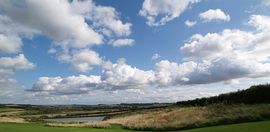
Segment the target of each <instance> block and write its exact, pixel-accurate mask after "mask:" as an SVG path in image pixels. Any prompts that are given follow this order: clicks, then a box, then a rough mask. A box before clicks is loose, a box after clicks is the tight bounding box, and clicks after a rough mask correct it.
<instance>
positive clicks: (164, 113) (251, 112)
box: [106, 104, 270, 130]
mask: <svg viewBox="0 0 270 132" xmlns="http://www.w3.org/2000/svg"><path fill="white" fill-rule="evenodd" d="M266 119H270V104H258V105H224V104H214V105H209V106H204V107H202V106H198V107H178V108H166V109H163V110H160V111H155V112H146V113H144V114H143V113H141V114H134V115H129V116H123V117H116V118H112V119H109V120H107V121H106V122H107V123H117V124H122V125H123V126H124V127H125V128H128V129H134V130H180V129H188V128H195V127H203V126H211V125H218V124H230V123H238V122H248V121H258V120H266Z"/></svg>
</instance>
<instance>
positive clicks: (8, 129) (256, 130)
mask: <svg viewBox="0 0 270 132" xmlns="http://www.w3.org/2000/svg"><path fill="white" fill-rule="evenodd" d="M269 130H270V121H261V122H250V123H241V124H233V125H222V126H213V127H205V128H197V129H191V130H185V131H179V132H268V131H269ZM128 131H131V130H126V129H123V128H121V127H120V126H119V125H113V126H112V127H111V128H109V129H96V128H70V127H68V128H67V127H49V126H44V125H42V124H33V123H32V124H18V123H0V132H128Z"/></svg>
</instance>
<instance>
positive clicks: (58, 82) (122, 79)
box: [32, 59, 154, 94]
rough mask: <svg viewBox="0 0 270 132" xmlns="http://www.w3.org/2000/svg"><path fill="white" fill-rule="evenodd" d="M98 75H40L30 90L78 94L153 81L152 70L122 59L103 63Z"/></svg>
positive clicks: (135, 86) (123, 87) (131, 86)
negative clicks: (101, 70) (134, 65)
mask: <svg viewBox="0 0 270 132" xmlns="http://www.w3.org/2000/svg"><path fill="white" fill-rule="evenodd" d="M103 67H104V71H103V72H102V75H100V76H93V75H90V76H85V75H80V76H70V77H66V78H62V77H40V78H39V79H38V81H37V82H36V83H35V84H34V85H33V87H32V91H46V92H49V93H51V94H80V93H87V92H91V91H93V90H98V89H99V90H109V91H110V90H118V89H138V88H141V87H145V86H148V84H149V83H150V82H152V81H153V78H152V77H154V73H153V71H143V70H140V69H137V68H136V67H131V66H130V65H127V64H126V63H125V61H124V60H123V59H120V60H118V62H117V63H115V64H112V63H111V62H107V63H105V64H104V66H103Z"/></svg>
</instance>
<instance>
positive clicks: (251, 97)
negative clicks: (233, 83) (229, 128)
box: [176, 84, 270, 106]
mask: <svg viewBox="0 0 270 132" xmlns="http://www.w3.org/2000/svg"><path fill="white" fill-rule="evenodd" d="M215 103H224V104H240V103H243V104H255V103H270V84H264V85H256V86H251V87H250V88H248V89H246V90H239V91H237V92H231V93H226V94H220V95H218V96H213V97H208V98H200V99H195V100H188V101H180V102H177V103H176V104H177V105H182V106H205V105H208V104H215Z"/></svg>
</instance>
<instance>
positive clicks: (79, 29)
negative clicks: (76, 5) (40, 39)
mask: <svg viewBox="0 0 270 132" xmlns="http://www.w3.org/2000/svg"><path fill="white" fill-rule="evenodd" d="M0 7H1V9H2V10H3V12H4V13H5V14H4V15H6V16H7V17H9V18H10V19H11V20H12V21H14V22H16V23H19V24H21V25H22V26H25V27H29V28H30V29H35V30H37V31H39V33H41V34H45V35H46V36H48V37H50V38H52V39H54V40H55V41H56V42H58V43H61V44H63V45H66V46H70V47H85V46H88V45H94V44H100V43H101V42H102V36H101V35H100V34H98V33H97V32H95V31H94V30H93V29H92V28H90V26H89V25H88V24H87V23H86V21H85V19H84V17H83V16H81V15H79V14H76V13H74V12H72V10H71V6H70V3H69V2H68V1H64V0H63V1H60V0H56V1H50V0H45V1H35V0H26V1H16V2H15V1H1V3H0ZM56 18H57V19H56ZM33 20H35V21H33Z"/></svg>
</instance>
